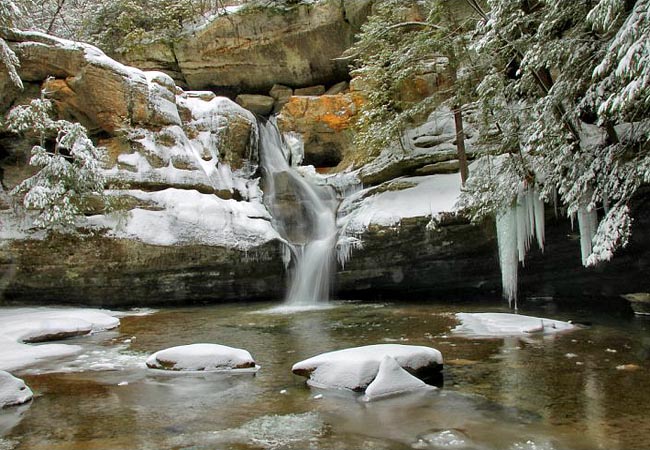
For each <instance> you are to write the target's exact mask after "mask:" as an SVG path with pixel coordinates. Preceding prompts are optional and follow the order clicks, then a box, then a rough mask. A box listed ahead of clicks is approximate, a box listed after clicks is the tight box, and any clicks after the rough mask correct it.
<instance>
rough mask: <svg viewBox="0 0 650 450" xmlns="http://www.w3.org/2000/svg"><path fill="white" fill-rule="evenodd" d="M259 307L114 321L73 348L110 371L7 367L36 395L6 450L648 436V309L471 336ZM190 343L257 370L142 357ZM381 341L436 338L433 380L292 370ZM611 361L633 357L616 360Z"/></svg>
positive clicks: (388, 313)
mask: <svg viewBox="0 0 650 450" xmlns="http://www.w3.org/2000/svg"><path fill="white" fill-rule="evenodd" d="M268 306H269V305H222V306H216V307H210V308H184V309H177V310H163V311H160V312H159V313H157V314H153V315H150V316H143V317H127V318H124V319H123V321H122V325H121V327H120V329H119V331H118V332H117V333H116V334H115V335H109V336H107V338H104V339H102V338H100V337H99V336H100V335H98V337H97V340H96V341H95V342H92V343H90V344H87V345H89V347H88V348H86V353H87V354H91V355H92V351H97V352H99V353H97V354H96V356H97V358H98V360H97V361H95V362H101V361H100V359H101V358H104V359H108V360H110V361H108V363H112V364H113V370H110V371H107V370H101V371H98V370H90V365H83V364H82V362H80V361H76V360H75V359H71V360H68V361H59V362H56V363H53V364H52V366H48V367H47V369H48V370H49V371H50V372H49V373H42V372H39V371H30V372H26V373H23V374H20V373H18V374H17V375H19V376H24V378H25V379H26V381H27V383H28V384H29V385H30V387H32V389H33V390H34V391H35V393H36V395H37V397H36V399H35V400H34V403H33V405H32V406H31V407H26V408H25V409H24V410H21V412H20V413H19V414H14V413H16V412H17V411H18V410H13V411H12V410H9V415H6V416H5V413H6V412H7V411H2V415H0V433H2V434H3V435H4V439H5V440H6V441H11V442H14V443H15V444H12V446H13V447H15V448H16V449H17V450H18V449H20V450H23V449H30V450H40V449H43V450H45V449H47V450H51V449H59V448H60V449H134V448H136V449H147V448H152V449H158V448H206V449H208V448H210V449H212V448H224V449H230V448H232V449H260V448H277V449H289V448H295V449H306V448H310V449H332V450H334V449H337V450H338V449H352V448H354V449H357V448H358V449H391V450H399V449H408V448H427V449H429V448H432V449H436V448H467V449H469V448H471V449H480V450H483V449H499V450H501V449H508V450H517V449H526V450H532V449H546V450H559V449H571V450H587V449H594V448H603V449H621V450H622V449H634V448H644V443H646V442H648V440H650V423H648V421H647V419H646V418H647V417H648V416H650V377H648V369H649V366H650V362H649V361H648V358H647V356H646V352H647V347H648V346H647V341H648V330H647V327H648V324H649V323H650V322H644V321H641V322H639V321H636V320H635V321H632V320H627V319H616V318H608V317H603V316H595V317H589V318H588V319H589V320H590V321H592V322H593V323H594V326H592V327H591V328H585V329H582V330H579V331H576V332H574V333H571V334H567V335H561V336H557V337H556V338H555V339H553V340H546V339H544V338H543V337H542V336H537V337H535V336H532V337H529V338H527V339H524V340H521V339H510V338H506V339H472V338H460V337H456V336H454V335H453V334H450V333H449V330H450V328H452V327H453V326H454V319H453V317H452V316H451V315H450V314H449V308H448V307H447V306H445V305H422V304H420V305H413V306H409V305H400V306H399V307H396V306H391V305H365V304H351V303H343V304H339V305H337V307H335V308H332V309H328V310H323V311H303V312H299V313H295V314H287V315H282V314H268V313H265V312H264V311H263V310H264V309H266V308H268ZM471 307H472V305H466V306H464V307H462V308H461V309H463V308H464V309H470V308H471ZM473 309H474V310H476V309H475V307H474V308H473ZM554 318H558V319H566V317H561V316H560V317H558V316H554ZM133 336H135V337H136V339H135V340H133V339H132V338H133ZM127 340H129V341H130V342H129V343H126V341H127ZM198 342H213V343H218V344H224V345H231V346H235V347H239V348H245V349H247V350H249V351H250V352H251V354H252V355H253V356H254V358H255V359H256V361H257V362H258V364H260V365H261V370H260V371H259V372H258V373H257V374H255V375H252V374H239V375H227V374H192V375H190V376H187V375H184V376H178V375H175V376H168V375H161V374H160V373H157V372H155V371H151V370H146V369H144V368H143V367H142V366H141V363H142V361H144V359H145V358H146V356H147V355H149V354H150V353H152V352H154V351H157V350H160V349H162V348H167V347H171V346H175V345H183V344H190V343H198ZM382 342H402V343H407V344H413V345H429V346H432V347H435V348H438V349H439V350H440V351H442V353H443V355H444V357H445V361H446V364H445V369H444V372H445V379H446V382H445V388H444V389H441V390H437V391H434V392H430V393H417V394H414V395H409V396H404V397H396V398H390V399H384V400H381V401H377V402H372V403H364V402H360V401H359V395H358V394H354V393H349V392H332V391H321V390H315V389H311V388H309V387H308V386H307V385H306V384H305V382H304V379H303V378H300V377H296V376H294V375H293V374H291V371H290V368H291V366H292V365H293V364H294V363H295V362H297V361H300V360H302V359H305V358H308V357H311V356H313V355H315V354H318V353H321V352H326V351H332V350H338V349H341V348H345V347H351V346H360V345H369V344H377V343H382ZM84 345H85V344H84ZM75 361H76V362H75ZM129 361H130V362H129ZM104 363H106V361H104ZM118 363H119V364H118ZM624 365H630V367H634V366H636V367H637V369H636V370H620V369H617V367H619V366H624ZM71 367H74V368H75V371H72V372H70V373H66V372H64V371H65V370H68V369H69V368H71ZM39 369H41V370H42V369H43V368H39ZM52 371H53V373H52ZM318 394H321V395H322V398H315V397H316V396H317V395H318ZM3 417H4V418H6V421H4V420H3ZM5 423H6V424H7V425H3V424H5ZM0 444H1V445H4V443H3V441H0ZM0 448H2V447H0Z"/></svg>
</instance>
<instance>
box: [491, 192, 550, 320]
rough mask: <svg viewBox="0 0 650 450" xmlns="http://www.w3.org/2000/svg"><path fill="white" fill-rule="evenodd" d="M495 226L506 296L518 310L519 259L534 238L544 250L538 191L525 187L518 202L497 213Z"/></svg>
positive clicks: (504, 294)
mask: <svg viewBox="0 0 650 450" xmlns="http://www.w3.org/2000/svg"><path fill="white" fill-rule="evenodd" d="M496 226H497V242H498V245H499V265H500V267H501V285H502V288H503V296H504V298H506V299H507V300H508V302H509V303H510V305H511V306H512V302H513V301H514V307H515V309H516V308H517V271H518V269H519V266H518V262H520V263H522V264H523V263H524V261H525V258H526V255H527V253H528V251H529V250H530V244H531V242H532V240H533V237H535V239H536V240H537V243H538V245H539V248H540V249H541V250H542V251H543V250H544V235H545V230H544V228H545V227H544V202H543V201H542V200H541V199H540V197H539V192H538V190H537V189H536V188H531V187H524V188H522V189H521V190H520V191H519V194H518V195H517V201H516V203H514V204H513V205H512V206H511V207H509V208H508V209H506V210H504V211H501V212H500V213H499V214H498V215H497V220H496Z"/></svg>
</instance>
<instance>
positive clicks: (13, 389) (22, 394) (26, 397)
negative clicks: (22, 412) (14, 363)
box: [0, 370, 34, 410]
mask: <svg viewBox="0 0 650 450" xmlns="http://www.w3.org/2000/svg"><path fill="white" fill-rule="evenodd" d="M33 396H34V394H33V393H32V390H31V389H30V388H28V387H27V386H26V385H25V382H24V381H23V380H21V379H20V378H16V377H14V376H13V375H11V374H10V373H7V372H4V371H2V370H0V410H1V409H2V408H6V407H7V406H16V405H22V404H23V403H27V402H28V401H30V400H31V399H32V397H33Z"/></svg>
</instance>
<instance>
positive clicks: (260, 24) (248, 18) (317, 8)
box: [116, 0, 373, 94]
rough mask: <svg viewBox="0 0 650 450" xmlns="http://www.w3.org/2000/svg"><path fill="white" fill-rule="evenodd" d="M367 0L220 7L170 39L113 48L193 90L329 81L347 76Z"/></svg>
mask: <svg viewBox="0 0 650 450" xmlns="http://www.w3.org/2000/svg"><path fill="white" fill-rule="evenodd" d="M372 3H373V2H372V0H344V1H339V0H322V1H318V2H301V3H297V4H295V5H277V6H272V5H271V6H269V5H266V6H262V5H256V4H254V3H253V4H251V5H249V6H246V5H245V6H244V7H242V8H241V9H240V10H238V11H236V12H235V13H229V12H226V13H225V14H222V15H220V16H218V17H216V18H214V19H213V20H211V21H210V22H209V23H207V24H206V25H204V26H202V27H199V28H198V29H193V30H191V31H188V32H187V33H184V34H183V35H181V36H179V37H178V38H177V39H175V40H174V42H169V43H163V42H155V43H152V44H149V43H147V44H143V45H142V46H140V47H135V48H131V49H129V50H126V51H124V52H123V53H121V54H119V55H116V57H117V58H118V59H120V60H121V61H122V62H125V63H127V64H130V65H133V66H136V67H140V68H142V69H146V70H161V71H164V72H166V73H168V74H169V75H171V76H172V77H173V78H174V79H175V80H176V81H177V82H178V83H179V84H181V85H184V86H188V87H190V88H192V89H212V90H216V91H221V92H228V93H231V94H237V93H240V92H244V93H266V92H268V91H269V89H271V87H272V86H273V85H274V84H276V83H279V84H287V85H290V86H293V87H302V86H312V85H317V84H333V83H334V82H337V81H341V80H343V79H345V78H347V77H348V73H347V64H348V62H347V61H341V60H336V58H338V57H340V56H341V54H342V53H343V52H344V51H345V50H346V49H348V48H349V47H350V45H351V44H352V42H353V40H354V35H355V34H356V33H357V32H358V31H359V28H360V26H361V24H362V23H363V21H364V20H365V18H366V16H367V15H368V13H369V11H370V8H371V6H372Z"/></svg>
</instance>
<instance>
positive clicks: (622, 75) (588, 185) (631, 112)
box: [461, 0, 650, 264]
mask: <svg viewBox="0 0 650 450" xmlns="http://www.w3.org/2000/svg"><path fill="white" fill-rule="evenodd" d="M648 3H649V2H648V1H647V0H638V1H637V2H636V3H635V4H634V6H633V7H632V8H631V10H629V11H626V10H625V2H623V1H618V0H601V1H600V2H597V3H595V4H594V3H591V2H566V1H563V0H547V1H545V2H533V3H531V2H524V3H521V2H511V1H507V0H490V1H488V6H489V7H490V10H489V11H488V12H487V13H486V18H485V19H486V20H484V21H482V22H480V23H479V25H478V27H477V34H476V38H475V39H474V42H473V48H474V49H475V51H476V53H477V55H478V57H479V58H481V59H483V60H485V61H486V62H490V66H491V69H490V71H489V73H488V75H487V76H486V77H485V78H484V79H483V80H482V82H481V83H480V85H479V86H478V89H477V90H478V93H479V101H480V105H481V107H482V110H483V114H484V119H485V120H484V123H483V127H482V129H481V130H480V131H481V142H482V143H483V146H482V150H483V151H484V152H486V153H505V154H506V155H507V156H506V158H507V163H504V162H503V161H502V158H501V159H499V158H490V159H487V158H486V159H484V160H483V161H482V162H481V164H482V165H483V166H482V168H481V169H480V170H476V171H475V173H474V174H473V177H472V178H473V179H471V181H470V182H469V183H468V185H467V189H466V190H465V192H464V194H463V197H462V198H461V205H462V206H465V207H466V208H467V210H468V211H469V212H470V213H471V214H472V215H473V217H474V218H475V219H479V218H481V217H483V216H485V215H486V214H497V213H499V211H502V210H503V209H504V208H507V207H509V206H510V205H511V204H512V201H513V199H514V196H515V195H516V191H513V190H512V186H513V185H514V186H519V187H522V186H524V187H525V186H532V185H537V187H538V188H539V189H540V190H541V192H542V195H543V196H544V197H545V198H546V199H550V198H554V197H555V195H556V193H557V194H559V199H560V201H561V202H562V203H563V205H564V206H565V207H566V211H567V214H569V215H573V214H575V213H577V212H578V211H593V210H599V211H602V215H603V219H602V220H601V221H600V226H599V228H598V232H597V234H596V236H595V237H594V244H595V245H594V247H593V253H592V255H591V256H590V257H589V259H588V262H589V264H595V263H597V262H599V261H601V260H606V259H609V258H611V257H612V254H613V250H614V249H615V248H617V247H619V246H623V245H625V244H626V242H627V241H628V238H629V231H630V226H629V224H630V217H629V207H628V203H629V201H630V199H631V197H632V196H633V195H634V193H635V192H636V191H637V189H638V187H639V186H640V185H641V184H643V183H647V182H649V181H650V158H649V153H648V152H649V150H650V149H649V144H648V137H649V136H650V134H649V133H648V131H649V130H650V121H649V120H648V117H649V115H648V113H649V112H650V110H649V106H650V104H649V103H648V100H647V99H648V98H650V76H648V73H650V69H648V67H649V66H650V64H649V63H650V60H648V53H647V50H643V49H644V48H645V49H647V42H648V39H649V38H650V10H649V8H648ZM488 186H489V188H488ZM491 191H492V192H493V194H490V192H491ZM504 192H508V193H509V195H507V196H505V197H504V195H503V193H504Z"/></svg>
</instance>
